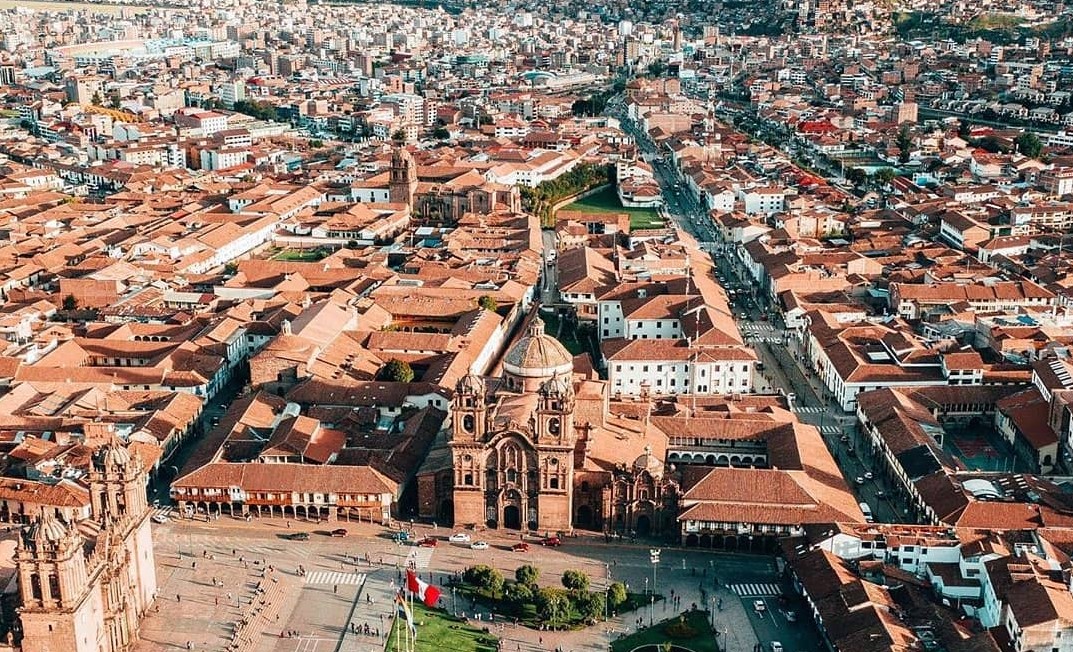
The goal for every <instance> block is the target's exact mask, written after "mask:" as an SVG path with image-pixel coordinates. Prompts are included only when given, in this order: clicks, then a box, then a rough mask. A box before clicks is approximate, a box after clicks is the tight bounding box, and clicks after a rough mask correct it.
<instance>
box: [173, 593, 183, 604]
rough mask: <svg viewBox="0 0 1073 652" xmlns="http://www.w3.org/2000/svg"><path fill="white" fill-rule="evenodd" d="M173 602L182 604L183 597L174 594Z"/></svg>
mask: <svg viewBox="0 0 1073 652" xmlns="http://www.w3.org/2000/svg"><path fill="white" fill-rule="evenodd" d="M175 601H176V602H182V601H183V596H181V595H179V594H178V593H176V594H175Z"/></svg>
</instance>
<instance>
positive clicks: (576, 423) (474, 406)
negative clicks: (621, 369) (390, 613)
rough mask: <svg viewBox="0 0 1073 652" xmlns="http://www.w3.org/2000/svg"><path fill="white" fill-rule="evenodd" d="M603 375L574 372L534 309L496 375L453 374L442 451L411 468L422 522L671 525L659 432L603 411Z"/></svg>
mask: <svg viewBox="0 0 1073 652" xmlns="http://www.w3.org/2000/svg"><path fill="white" fill-rule="evenodd" d="M607 395H608V391H607V385H606V382H605V381H601V380H599V379H598V378H596V377H595V376H594V375H593V374H591V370H590V373H588V374H586V373H584V372H582V373H578V372H576V371H575V361H574V358H573V356H572V355H571V354H570V353H569V351H567V350H566V348H565V347H564V346H563V345H562V344H561V343H559V341H558V340H556V339H555V338H554V337H552V336H550V335H547V334H546V333H545V332H544V323H543V322H542V321H541V320H540V318H539V317H534V318H533V319H532V320H531V321H530V323H529V325H528V327H527V329H526V331H525V334H524V335H523V336H522V337H521V338H519V339H518V340H517V341H516V342H515V343H514V345H513V346H512V347H511V348H510V349H509V350H508V351H507V353H506V355H505V356H504V358H503V361H502V374H501V377H498V378H482V377H479V376H475V375H469V376H466V377H464V378H463V379H461V380H460V381H459V383H458V386H457V388H456V390H455V395H454V399H453V401H452V405H451V419H450V435H449V438H448V441H447V444H446V450H444V451H440V452H439V454H431V455H430V456H429V460H428V461H426V465H425V466H424V467H422V469H421V470H420V471H419V472H418V510H419V515H420V516H421V517H423V518H428V519H432V520H437V521H438V522H441V523H450V524H453V525H454V526H456V527H473V526H480V527H494V528H506V529H515V530H527V531H533V532H569V531H571V530H572V529H573V528H574V527H575V526H576V527H579V528H584V529H595V530H602V531H604V532H609V533H610V532H619V533H626V532H638V533H659V532H663V531H666V530H667V529H673V527H674V515H675V510H676V506H677V497H678V485H677V483H676V482H674V481H673V480H672V479H671V478H669V477H666V476H665V474H664V469H663V463H662V461H661V460H662V459H663V454H664V452H665V450H666V443H667V437H666V435H664V434H663V433H661V432H660V431H658V430H657V429H655V428H648V427H647V424H646V422H645V421H643V420H638V419H626V418H619V417H616V416H614V415H611V414H610V413H609V410H608V396H607Z"/></svg>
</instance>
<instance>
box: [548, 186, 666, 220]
mask: <svg viewBox="0 0 1073 652" xmlns="http://www.w3.org/2000/svg"><path fill="white" fill-rule="evenodd" d="M562 210H564V211H583V212H587V213H627V214H629V216H630V230H631V231H633V230H637V229H658V228H661V227H663V226H664V221H663V219H662V218H661V217H660V216H659V212H658V211H656V209H654V208H624V207H623V206H622V203H621V202H620V201H619V200H618V195H617V194H616V193H615V189H614V188H612V187H611V186H608V187H607V188H604V189H603V190H601V191H600V192H598V193H595V194H592V195H589V196H588V197H584V198H582V199H579V200H577V201H576V202H574V203H572V204H569V205H567V206H564V207H563V208H562Z"/></svg>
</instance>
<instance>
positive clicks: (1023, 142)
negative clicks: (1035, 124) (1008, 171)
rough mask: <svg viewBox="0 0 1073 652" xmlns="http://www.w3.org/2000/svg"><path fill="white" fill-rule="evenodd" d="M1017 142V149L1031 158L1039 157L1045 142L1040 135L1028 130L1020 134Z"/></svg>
mask: <svg viewBox="0 0 1073 652" xmlns="http://www.w3.org/2000/svg"><path fill="white" fill-rule="evenodd" d="M1015 142H1016V143H1017V151H1018V152H1021V153H1022V154H1024V155H1025V156H1027V157H1029V158H1039V155H1040V154H1041V153H1042V152H1043V142H1042V141H1041V140H1040V139H1039V136H1037V135H1036V134H1034V133H1032V132H1031V131H1026V132H1024V133H1023V134H1021V135H1020V136H1018V137H1017V140H1016V141H1015Z"/></svg>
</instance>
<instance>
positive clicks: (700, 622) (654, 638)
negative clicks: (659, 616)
mask: <svg viewBox="0 0 1073 652" xmlns="http://www.w3.org/2000/svg"><path fill="white" fill-rule="evenodd" d="M684 618H685V624H686V625H688V630H692V632H694V634H693V635H691V636H688V635H687V636H682V635H681V633H678V635H677V636H672V635H671V633H674V629H673V628H671V629H670V630H668V627H669V626H671V625H673V624H674V623H676V622H678V616H675V617H674V618H671V619H668V620H664V621H662V622H658V623H656V626H655V627H649V628H647V629H642V630H641V631H639V632H637V633H636V634H630V635H629V636H626V637H624V638H620V639H618V640H617V641H615V642H613V643H612V644H611V652H630V650H633V649H635V648H638V647H641V646H642V645H662V644H664V643H667V642H668V641H669V642H670V643H671V645H676V646H680V647H683V648H689V649H690V650H692V651H693V652H719V646H718V645H717V644H716V642H715V636H713V635H712V627H711V624H710V623H709V622H708V612H707V611H691V612H689V613H687V614H685V615H684ZM668 631H670V632H671V633H668ZM649 650H652V648H649Z"/></svg>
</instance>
